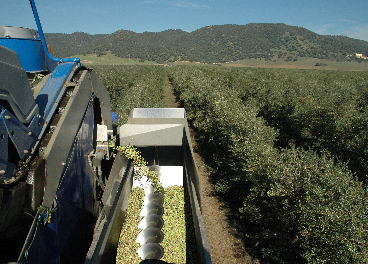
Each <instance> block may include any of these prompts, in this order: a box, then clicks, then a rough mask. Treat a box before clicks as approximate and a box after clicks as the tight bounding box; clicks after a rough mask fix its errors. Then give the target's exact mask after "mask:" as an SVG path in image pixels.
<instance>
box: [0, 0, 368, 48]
mask: <svg viewBox="0 0 368 264" xmlns="http://www.w3.org/2000/svg"><path fill="white" fill-rule="evenodd" d="M35 2H36V6H37V9H38V12H39V16H40V20H41V23H42V27H43V30H44V32H46V33H73V32H77V31H81V32H86V33H89V34H98V33H107V34H110V33H113V32H115V31H117V30H120V29H125V30H131V31H134V32H137V33H140V32H144V31H151V32H160V31H163V30H166V29H182V30H185V31H188V32H191V31H194V30H197V29H199V28H201V27H205V26H210V25H223V24H238V25H246V24H248V23H285V24H288V25H291V26H300V27H304V28H307V29H309V30H311V31H313V32H316V33H318V34H323V35H344V36H348V37H352V38H356V39H362V40H366V41H368V0H308V1H306V0H274V1H271V0H77V1H76V0H59V1H56V0H35ZM0 25H3V26H4V25H8V26H21V27H28V28H34V29H35V28H36V24H35V22H34V18H33V13H32V11H31V9H30V4H29V1H28V0H1V9H0Z"/></svg>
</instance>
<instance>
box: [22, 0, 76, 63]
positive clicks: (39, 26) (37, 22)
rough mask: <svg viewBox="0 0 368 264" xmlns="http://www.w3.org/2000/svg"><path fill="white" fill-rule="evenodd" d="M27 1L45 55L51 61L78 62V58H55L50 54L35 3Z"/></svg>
mask: <svg viewBox="0 0 368 264" xmlns="http://www.w3.org/2000/svg"><path fill="white" fill-rule="evenodd" d="M29 2H30V4H31V7H32V11H33V15H34V18H35V20H36V24H37V28H38V34H39V35H40V38H41V42H42V46H43V49H44V51H45V54H46V55H47V57H49V58H50V59H51V60H53V61H56V62H61V63H63V62H78V63H79V62H80V59H79V58H65V59H58V58H55V57H54V56H52V55H51V54H50V52H49V51H48V49H47V44H46V40H45V36H44V34H43V31H42V26H41V22H40V18H39V17H38V13H37V9H36V4H35V2H34V0H29Z"/></svg>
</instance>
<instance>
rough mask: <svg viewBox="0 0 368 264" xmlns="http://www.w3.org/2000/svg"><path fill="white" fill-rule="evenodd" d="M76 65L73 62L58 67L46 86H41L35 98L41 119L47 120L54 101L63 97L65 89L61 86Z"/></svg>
mask: <svg viewBox="0 0 368 264" xmlns="http://www.w3.org/2000/svg"><path fill="white" fill-rule="evenodd" d="M76 65H77V63H73V62H70V63H63V64H60V65H58V67H57V68H56V69H55V70H54V72H53V73H52V74H51V76H50V78H49V79H48V80H47V82H46V84H45V85H44V86H43V88H42V90H41V91H40V93H39V94H38V96H37V98H36V103H37V104H38V108H39V112H40V115H41V117H42V118H44V119H46V118H47V116H48V114H49V113H50V110H51V109H52V106H54V105H55V102H56V100H57V99H58V98H59V97H61V96H62V95H63V93H64V91H65V87H63V85H64V83H65V81H67V78H68V77H69V76H70V74H71V73H73V72H72V70H73V67H74V66H76ZM52 112H53V111H52ZM46 121H47V120H46Z"/></svg>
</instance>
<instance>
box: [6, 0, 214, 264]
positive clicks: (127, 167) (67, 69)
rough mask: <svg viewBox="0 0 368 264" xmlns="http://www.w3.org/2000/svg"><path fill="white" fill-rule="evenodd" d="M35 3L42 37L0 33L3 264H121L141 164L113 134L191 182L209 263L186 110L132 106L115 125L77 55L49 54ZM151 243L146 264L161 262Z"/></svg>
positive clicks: (200, 244)
mask: <svg viewBox="0 0 368 264" xmlns="http://www.w3.org/2000/svg"><path fill="white" fill-rule="evenodd" d="M30 4H31V7H32V10H33V13H34V17H35V21H36V25H37V29H38V30H37V31H36V30H31V29H28V28H20V27H8V26H1V27H0V263H8V262H11V263H15V262H16V263H115V258H116V251H117V249H116V248H117V244H118V240H119V235H120V230H121V228H122V226H123V225H124V217H125V215H126V211H127V202H128V199H129V195H130V191H131V188H132V186H133V184H134V168H133V165H132V162H131V161H129V160H126V159H125V158H124V157H123V156H122V155H121V154H119V153H118V154H117V155H116V156H115V155H112V154H113V150H112V149H111V146H109V141H111V140H112V139H113V138H115V139H117V141H118V142H119V140H120V144H121V145H129V144H134V145H135V146H136V147H138V148H139V149H140V150H141V151H142V155H143V156H144V158H145V159H146V160H147V161H148V163H149V164H150V165H153V166H154V168H155V169H157V170H158V171H162V173H161V174H162V180H163V181H165V179H166V180H167V182H168V185H170V182H175V184H182V185H183V186H186V189H187V192H188V193H189V197H190V207H191V213H192V215H193V225H194V229H195V238H196V241H195V242H194V243H195V244H196V246H197V255H198V261H197V262H196V263H207V264H208V263H211V257H210V254H209V249H208V244H207V240H206V235H205V230H204V223H203V219H202V216H201V206H200V193H199V178H198V173H197V168H196V164H195V160H194V158H193V157H194V156H193V151H192V145H191V140H190V134H189V129H188V124H187V120H186V116H185V110H184V109H133V110H132V112H131V114H130V117H129V120H128V123H127V124H125V125H123V126H122V127H120V128H115V127H114V128H113V122H112V113H111V106H110V97H109V93H108V91H107V89H106V88H105V86H104V85H103V84H102V82H101V81H100V80H99V78H98V76H97V75H96V73H95V72H94V71H93V70H92V69H89V68H87V67H86V66H84V65H83V64H82V63H81V62H80V60H79V59H78V58H67V59H59V58H55V57H53V56H52V55H51V54H50V52H49V48H48V46H47V44H46V41H45V37H44V34H43V32H42V27H41V23H40V20H39V17H38V14H37V10H36V6H35V3H34V0H30ZM36 83H37V84H36ZM117 133H119V135H118V134H117ZM133 137H134V142H131V141H130V139H132V138H133ZM159 150H160V151H159ZM166 172H167V173H172V174H173V175H172V176H168V175H165V174H166ZM173 179H179V180H178V181H176V180H174V181H173ZM151 213H153V211H151ZM151 218H152V217H151ZM153 218H154V217H153ZM156 219H157V217H156ZM160 221H161V220H160ZM148 225H151V224H148ZM146 240H147V241H146ZM146 240H145V241H144V242H142V244H143V247H142V248H144V250H143V249H141V250H140V251H139V252H140V254H141V255H142V254H143V255H142V256H141V258H142V263H143V262H145V261H151V260H153V259H159V258H161V257H162V255H163V254H164V249H163V248H162V247H161V246H160V245H158V243H154V242H152V237H149V238H148V239H146ZM145 243H146V245H144V244H145ZM149 248H153V250H155V252H156V253H157V252H158V251H157V250H159V254H156V253H155V252H151V251H150V249H149ZM146 249H147V250H148V251H147V250H146ZM164 263H166V262H164Z"/></svg>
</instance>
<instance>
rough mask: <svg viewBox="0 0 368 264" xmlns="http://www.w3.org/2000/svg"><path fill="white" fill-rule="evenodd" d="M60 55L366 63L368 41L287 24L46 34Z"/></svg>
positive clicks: (164, 59)
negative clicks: (307, 58)
mask: <svg viewBox="0 0 368 264" xmlns="http://www.w3.org/2000/svg"><path fill="white" fill-rule="evenodd" d="M45 36H46V40H47V43H48V44H49V45H50V46H51V47H52V51H53V53H54V54H55V55H57V56H62V57H66V56H72V55H75V54H86V53H95V54H103V53H105V52H107V51H111V52H112V53H114V54H115V55H116V56H119V57H122V58H139V59H143V60H151V61H157V62H159V63H162V62H171V61H177V60H185V61H199V62H204V63H223V62H229V61H236V60H241V59H246V58H264V59H266V60H272V59H273V58H275V57H277V58H286V59H288V60H297V58H298V57H312V58H325V59H333V60H337V61H346V60H348V61H349V60H363V59H359V58H356V56H355V54H356V53H359V54H364V55H365V56H366V55H367V54H368V42H367V41H364V40H358V39H353V38H349V37H344V36H328V35H319V34H317V33H314V32H312V31H310V30H308V29H305V28H302V27H296V26H289V25H286V24H280V23H277V24H273V23H251V24H247V25H232V24H227V25H215V26H206V27H202V28H200V29H197V30H195V31H193V32H186V31H183V30H180V29H168V30H164V31H161V32H143V33H135V32H133V31H129V30H124V29H121V30H118V31H116V32H114V33H112V34H97V35H90V34H87V33H83V32H75V33H72V34H62V33H48V34H45Z"/></svg>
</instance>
